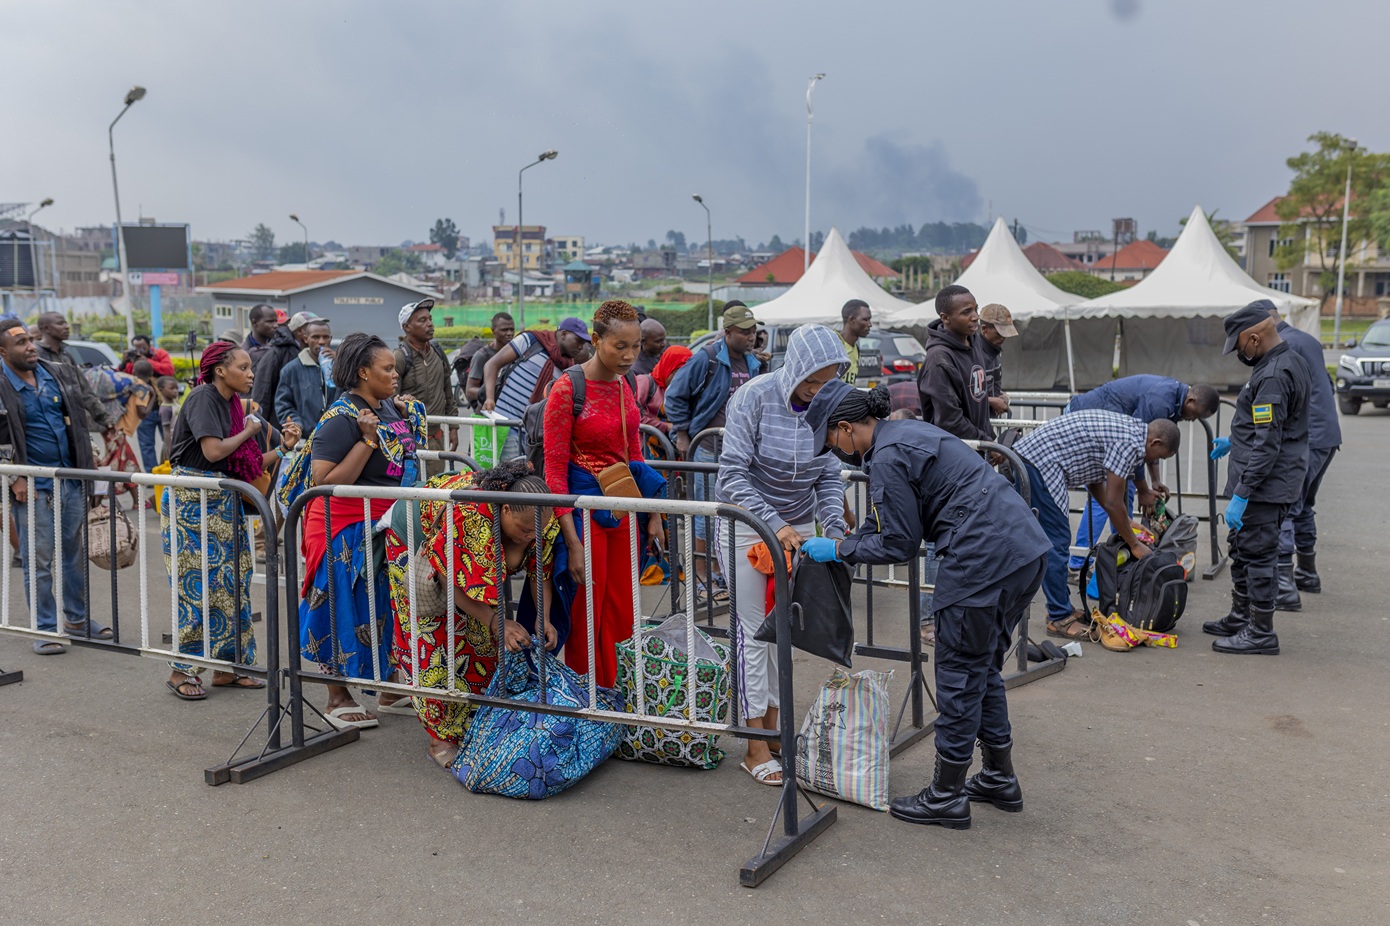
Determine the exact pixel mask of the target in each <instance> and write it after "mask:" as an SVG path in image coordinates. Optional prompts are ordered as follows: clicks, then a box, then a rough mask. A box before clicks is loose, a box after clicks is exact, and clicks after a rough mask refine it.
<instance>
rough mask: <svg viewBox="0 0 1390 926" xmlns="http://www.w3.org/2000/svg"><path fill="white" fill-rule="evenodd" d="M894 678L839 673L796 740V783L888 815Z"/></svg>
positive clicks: (868, 672)
mask: <svg viewBox="0 0 1390 926" xmlns="http://www.w3.org/2000/svg"><path fill="white" fill-rule="evenodd" d="M892 675H893V673H892V672H874V671H871V670H869V669H865V670H863V671H862V672H856V673H854V674H853V675H849V674H848V673H846V672H845V671H844V670H842V669H839V668H836V669H835V671H834V672H833V673H832V674H831V676H830V680H829V681H827V682H826V683H825V685H823V686H822V687H821V690H820V695H819V696H818V697H817V698H816V701H815V703H814V704H812V705H811V711H810V713H808V714H807V715H806V722H805V723H803V724H802V725H801V735H800V736H798V737H797V738H796V780H797V782H798V783H799V784H800V785H801V786H802V787H803V788H807V789H808V790H811V791H817V792H819V793H821V794H825V795H828V796H830V797H838V798H839V799H840V800H844V801H852V802H853V803H856V804H863V805H864V806H865V807H872V808H873V809H874V810H887V809H888V747H889V735H890V734H889V729H890V724H891V721H892V717H891V714H892V706H891V705H890V703H889V700H888V679H889V678H890V677H891V676H892Z"/></svg>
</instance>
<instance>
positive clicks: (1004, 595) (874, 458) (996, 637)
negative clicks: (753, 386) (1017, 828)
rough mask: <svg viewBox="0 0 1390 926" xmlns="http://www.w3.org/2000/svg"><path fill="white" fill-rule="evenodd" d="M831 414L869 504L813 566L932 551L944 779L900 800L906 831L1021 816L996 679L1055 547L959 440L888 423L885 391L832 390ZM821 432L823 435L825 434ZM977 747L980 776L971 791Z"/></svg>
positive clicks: (831, 441) (812, 548)
mask: <svg viewBox="0 0 1390 926" xmlns="http://www.w3.org/2000/svg"><path fill="white" fill-rule="evenodd" d="M817 404H820V405H822V406H823V407H824V408H827V409H829V410H830V411H829V413H828V417H827V418H826V423H825V425H824V427H825V446H826V448H827V449H829V450H831V451H833V452H834V453H835V455H836V456H838V457H839V458H840V459H841V460H843V461H844V462H846V463H849V464H850V465H853V466H859V465H861V464H862V465H863V467H864V469H865V471H866V472H867V473H868V474H869V498H870V500H871V501H872V503H873V505H872V508H871V509H870V511H869V513H868V515H867V516H865V517H864V518H863V524H862V525H861V526H860V529H859V531H858V533H856V534H854V535H852V536H850V537H847V538H845V539H844V540H840V541H835V540H830V539H829V538H824V537H818V538H813V539H811V540H808V541H806V542H805V543H803V544H802V546H801V551H802V553H804V554H805V555H807V556H809V557H811V558H812V559H814V560H817V561H820V562H825V561H828V560H839V561H843V562H846V563H850V564H857V563H905V562H907V561H909V560H911V559H912V558H913V557H914V556H917V555H918V551H919V550H920V549H921V547H922V542H923V541H930V542H932V543H934V544H935V545H936V555H937V558H938V560H939V561H940V570H939V572H938V573H937V579H936V594H935V597H934V598H933V599H932V611H933V612H934V616H935V618H936V700H937V708H938V709H939V711H940V717H939V718H938V720H937V722H936V771H935V774H934V775H933V777H932V783H931V785H930V786H929V787H927V788H925V789H923V790H922V792H921V793H919V794H916V795H913V796H911V797H903V798H898V799H897V800H895V801H893V803H892V805H891V809H890V812H891V813H892V814H893V816H895V817H897V818H898V819H899V820H906V821H908V822H910V823H937V824H940V825H942V826H946V827H949V828H951V829H967V828H968V827H969V826H970V801H972V800H973V801H985V802H988V803H991V804H993V805H994V806H996V807H998V808H1000V809H1001V810H1007V811H1013V812H1017V811H1020V810H1022V809H1023V792H1022V790H1021V789H1020V788H1019V785H1018V778H1017V777H1016V776H1015V775H1014V768H1013V757H1012V755H1011V753H1012V750H1013V734H1012V730H1011V728H1010V727H1009V707H1008V702H1007V701H1006V700H1005V696H1004V680H1003V677H1002V676H1001V675H1000V670H1001V669H1002V668H1003V666H1004V654H1005V653H1006V652H1007V651H1008V648H1009V642H1010V637H1011V636H1012V634H1013V632H1014V628H1016V627H1017V626H1018V623H1019V621H1020V620H1021V619H1022V617H1023V615H1024V613H1025V612H1026V611H1027V609H1028V605H1029V603H1030V602H1032V600H1033V596H1034V595H1035V594H1036V593H1037V591H1038V587H1039V586H1040V585H1041V584H1042V577H1043V572H1044V569H1045V567H1046V563H1047V551H1048V550H1050V549H1051V547H1052V545H1051V543H1050V542H1049V541H1048V539H1047V535H1046V534H1044V533H1043V530H1042V528H1041V527H1039V526H1038V522H1037V519H1036V518H1035V517H1034V516H1033V513H1032V511H1030V510H1029V508H1028V505H1027V503H1026V502H1024V501H1023V499H1022V498H1021V497H1020V496H1019V495H1018V494H1017V493H1016V492H1015V491H1014V490H1013V488H1012V487H1011V486H1010V485H1009V483H1008V482H1007V481H1006V480H1005V479H1004V478H1003V477H1002V476H1000V475H999V474H998V473H996V472H995V471H994V470H993V469H991V468H990V467H989V465H988V464H987V463H986V462H985V461H984V460H983V459H982V458H981V457H980V454H979V453H977V452H976V451H974V450H971V449H970V448H969V447H967V446H966V445H965V444H964V443H962V442H961V441H960V440H958V439H957V438H955V437H953V436H951V435H950V434H947V433H946V432H945V431H943V430H941V429H940V428H937V427H935V426H933V425H930V424H927V423H926V422H923V421H880V420H878V419H881V418H884V417H886V416H887V415H888V412H889V404H890V403H889V399H888V391H887V390H886V389H885V388H884V387H883V386H879V387H877V388H876V389H874V390H873V391H872V392H862V391H859V390H856V389H853V388H851V387H850V386H848V385H845V384H844V383H841V382H838V381H835V382H831V383H827V384H826V386H825V387H824V388H823V389H822V390H821V392H820V394H819V395H817V396H816V399H815V402H814V403H813V405H812V410H811V411H810V412H808V418H810V419H812V420H813V421H814V419H815V418H816V417H818V414H817V412H820V409H817V408H816V405H817ZM818 430H819V428H818ZM976 739H978V740H979V742H980V749H981V753H982V755H983V760H984V761H983V768H982V769H981V771H980V772H979V773H978V774H976V775H975V776H974V777H973V778H971V779H970V781H969V782H966V780H965V775H966V772H967V771H969V769H970V760H971V757H972V755H973V753H974V748H975V741H976Z"/></svg>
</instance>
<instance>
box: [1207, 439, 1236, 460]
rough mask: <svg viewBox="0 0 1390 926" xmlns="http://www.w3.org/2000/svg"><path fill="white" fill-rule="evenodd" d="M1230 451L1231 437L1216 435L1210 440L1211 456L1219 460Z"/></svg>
mask: <svg viewBox="0 0 1390 926" xmlns="http://www.w3.org/2000/svg"><path fill="white" fill-rule="evenodd" d="M1230 452H1231V439H1230V438H1229V437H1218V438H1217V439H1216V440H1214V441H1212V445H1211V458H1212V459H1213V460H1219V459H1221V458H1222V457H1224V456H1225V455H1226V454H1228V453H1230Z"/></svg>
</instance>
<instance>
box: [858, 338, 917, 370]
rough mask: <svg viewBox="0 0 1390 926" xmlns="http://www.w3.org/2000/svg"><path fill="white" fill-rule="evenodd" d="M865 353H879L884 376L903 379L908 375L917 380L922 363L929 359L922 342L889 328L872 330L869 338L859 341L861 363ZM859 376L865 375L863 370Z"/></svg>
mask: <svg viewBox="0 0 1390 926" xmlns="http://www.w3.org/2000/svg"><path fill="white" fill-rule="evenodd" d="M865 351H870V352H877V353H878V354H879V355H880V356H881V357H882V358H883V362H882V375H883V376H891V377H899V378H901V377H902V376H904V375H906V376H911V377H914V378H915V377H916V376H917V373H918V371H920V370H921V369H922V361H924V360H926V359H927V349H926V348H925V347H923V346H922V342H921V341H919V340H917V339H916V338H915V337H913V336H912V335H910V334H908V333H907V332H906V331H890V330H888V329H887V328H870V329H869V334H868V336H867V337H864V338H860V339H859V358H860V360H861V361H862V360H863V358H864V352H865ZM862 366H863V365H862V363H861V368H862ZM859 375H860V376H863V375H864V374H863V372H862V370H861V372H860V374H859ZM895 381H896V380H895Z"/></svg>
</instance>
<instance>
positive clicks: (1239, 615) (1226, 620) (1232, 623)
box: [1202, 589, 1250, 637]
mask: <svg viewBox="0 0 1390 926" xmlns="http://www.w3.org/2000/svg"><path fill="white" fill-rule="evenodd" d="M1248 623H1250V599H1249V598H1248V597H1246V596H1245V595H1242V594H1241V593H1240V592H1238V591H1236V590H1235V589H1231V611H1230V613H1229V614H1227V615H1226V616H1225V617H1223V618H1221V620H1219V621H1207V622H1206V623H1205V624H1203V625H1202V633H1209V634H1211V635H1212V636H1214V637H1229V636H1231V635H1233V634H1237V633H1240V631H1241V630H1242V629H1243V628H1244V627H1245V625H1246V624H1248Z"/></svg>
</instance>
